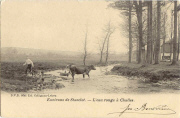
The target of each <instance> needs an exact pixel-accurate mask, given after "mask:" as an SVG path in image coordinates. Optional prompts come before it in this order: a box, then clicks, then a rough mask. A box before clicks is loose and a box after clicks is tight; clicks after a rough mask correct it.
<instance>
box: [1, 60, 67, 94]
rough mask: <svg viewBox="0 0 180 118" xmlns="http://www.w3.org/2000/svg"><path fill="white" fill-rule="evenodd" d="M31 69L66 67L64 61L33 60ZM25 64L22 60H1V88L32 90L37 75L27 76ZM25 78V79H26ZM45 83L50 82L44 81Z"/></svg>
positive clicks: (48, 69) (47, 69)
mask: <svg viewBox="0 0 180 118" xmlns="http://www.w3.org/2000/svg"><path fill="white" fill-rule="evenodd" d="M34 65H35V67H34V68H33V70H41V71H44V72H45V71H50V70H57V69H62V68H65V67H66V64H65V63H57V62H56V63H52V62H48V63H47V62H35V63H34ZM25 69H26V66H23V62H2V63H1V90H4V91H16V92H25V91H28V90H32V89H33V88H34V87H36V85H37V81H38V79H39V78H38V77H32V76H27V75H26V74H25ZM26 80H27V81H26ZM45 84H50V81H49V82H46V83H45Z"/></svg>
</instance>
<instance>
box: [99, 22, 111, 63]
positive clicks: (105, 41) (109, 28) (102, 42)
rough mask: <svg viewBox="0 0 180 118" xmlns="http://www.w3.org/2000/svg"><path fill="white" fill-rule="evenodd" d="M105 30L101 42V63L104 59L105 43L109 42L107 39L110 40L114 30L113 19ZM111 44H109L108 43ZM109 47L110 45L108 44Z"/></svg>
mask: <svg viewBox="0 0 180 118" xmlns="http://www.w3.org/2000/svg"><path fill="white" fill-rule="evenodd" d="M103 31H104V32H105V33H106V35H105V37H104V38H103V39H102V40H101V41H100V42H99V50H100V60H99V63H100V64H102V59H103V53H104V48H105V44H106V43H107V40H109V38H110V37H109V35H110V34H111V32H112V26H111V21H109V22H108V24H107V26H106V27H105V29H103ZM108 45H109V44H108ZM108 48H109V46H108Z"/></svg>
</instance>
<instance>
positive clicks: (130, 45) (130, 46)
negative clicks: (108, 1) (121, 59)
mask: <svg viewBox="0 0 180 118" xmlns="http://www.w3.org/2000/svg"><path fill="white" fill-rule="evenodd" d="M131 11H132V6H131V1H129V63H131V58H132V35H131V32H132V31H131Z"/></svg>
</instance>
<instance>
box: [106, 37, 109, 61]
mask: <svg viewBox="0 0 180 118" xmlns="http://www.w3.org/2000/svg"><path fill="white" fill-rule="evenodd" d="M108 58H109V39H108V40H107V50H106V61H105V63H106V64H107V63H108Z"/></svg>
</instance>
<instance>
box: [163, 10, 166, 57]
mask: <svg viewBox="0 0 180 118" xmlns="http://www.w3.org/2000/svg"><path fill="white" fill-rule="evenodd" d="M163 29H164V37H163V47H162V48H163V58H162V59H164V53H165V52H164V51H165V40H166V13H164V27H163Z"/></svg>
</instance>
